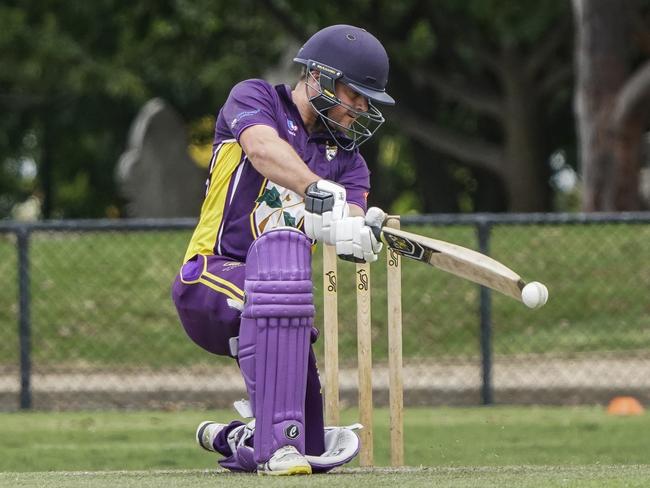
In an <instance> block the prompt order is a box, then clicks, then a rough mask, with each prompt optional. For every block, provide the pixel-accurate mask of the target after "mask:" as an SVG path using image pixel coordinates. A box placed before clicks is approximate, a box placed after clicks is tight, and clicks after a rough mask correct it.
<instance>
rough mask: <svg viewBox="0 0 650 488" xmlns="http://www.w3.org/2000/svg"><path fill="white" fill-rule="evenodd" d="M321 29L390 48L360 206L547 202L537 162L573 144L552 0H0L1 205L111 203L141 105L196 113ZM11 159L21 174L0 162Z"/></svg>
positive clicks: (563, 18) (91, 212) (486, 206)
mask: <svg viewBox="0 0 650 488" xmlns="http://www.w3.org/2000/svg"><path fill="white" fill-rule="evenodd" d="M333 23H350V24H355V25H360V26H362V27H365V28H367V29H368V30H369V31H371V32H373V33H374V34H375V35H377V37H379V38H380V39H381V40H382V41H383V42H384V44H385V45H386V47H387V50H388V52H389V55H390V57H391V63H392V64H391V79H390V83H389V87H390V91H391V93H392V94H393V95H394V96H395V97H396V98H397V100H398V106H397V107H396V108H395V109H394V110H386V114H387V115H388V118H389V121H391V123H390V125H388V126H387V127H386V128H382V130H381V132H380V135H379V136H378V137H376V138H375V139H373V140H372V141H371V142H370V143H368V144H366V145H365V146H364V147H363V151H362V152H364V155H365V156H366V159H367V160H368V162H369V164H370V166H371V170H372V174H373V176H372V178H373V193H372V194H371V202H372V203H374V204H379V205H381V206H383V207H385V208H387V209H392V210H393V211H400V212H401V211H409V210H412V211H459V210H505V209H516V210H522V209H528V210H530V209H535V210H543V209H545V208H548V205H549V203H548V202H549V201H550V198H549V192H550V190H549V188H548V186H547V183H546V181H547V179H548V174H547V173H548V166H547V164H546V160H547V158H548V155H549V154H550V153H551V152H552V151H553V150H554V149H556V148H558V147H566V146H569V147H568V149H569V151H568V153H569V154H572V151H571V144H572V141H573V131H572V119H571V105H570V91H571V87H570V78H569V76H567V75H568V74H570V71H571V70H570V67H571V66H570V64H571V63H570V49H569V48H567V45H568V44H570V42H571V32H570V29H567V25H570V9H569V6H567V5H566V2H563V1H562V0H545V1H541V2H527V1H526V2H508V1H506V0H472V1H469V2H459V1H456V0H440V1H436V2H428V1H419V0H404V1H400V2H394V1H388V0H360V1H358V2H355V3H354V5H351V4H350V3H349V2H342V1H333V2H320V3H316V4H313V5H310V6H309V8H306V7H305V5H304V4H303V3H302V2H299V1H297V0H265V1H253V0H243V1H238V2H237V3H236V4H233V3H232V2H226V1H225V0H216V1H207V0H194V1H190V0H166V1H163V2H159V1H156V2H154V1H152V0H143V1H140V2H132V3H128V2H127V3H125V2H118V1H116V0H98V1H93V2H64V1H61V0H43V1H38V2H37V1H35V0H23V1H16V0H14V1H7V2H4V3H3V4H2V6H0V25H2V26H3V29H2V31H1V32H0V62H1V63H2V67H1V69H0V111H1V112H2V113H3V117H2V118H0V169H1V172H2V173H1V175H2V183H0V185H2V187H1V188H0V190H1V191H2V193H3V196H2V199H0V216H6V215H7V212H8V209H9V208H10V207H11V204H12V203H13V202H16V201H19V200H20V199H22V198H24V197H25V196H26V195H27V194H29V193H34V192H36V193H39V194H40V195H41V196H43V195H44V196H45V197H46V198H45V202H44V203H45V204H44V210H45V212H44V213H45V215H46V216H55V217H97V216H105V215H112V214H115V213H117V212H116V209H119V208H120V206H121V204H122V202H120V201H119V198H118V196H117V192H116V189H115V185H114V181H113V175H114V170H113V169H114V165H115V163H116V161H117V160H118V158H119V155H120V153H121V152H122V150H123V149H124V146H125V141H126V135H127V131H128V128H129V125H130V123H131V121H132V120H133V117H134V116H135V114H136V113H137V111H138V109H139V108H140V107H141V106H142V104H143V103H144V102H145V101H146V100H148V99H149V98H151V97H154V96H159V97H162V98H164V99H166V100H167V101H168V102H170V103H171V104H172V105H173V106H174V107H176V108H177V109H179V110H180V111H181V113H182V115H183V116H184V117H185V119H186V120H188V121H190V122H191V121H196V120H200V119H201V118H202V117H204V116H206V115H208V114H214V112H215V110H216V109H217V108H218V107H219V106H220V105H221V104H222V103H223V101H224V99H225V97H226V95H227V92H228V90H229V89H230V87H231V86H232V85H233V84H234V83H235V82H237V81H239V80H241V79H245V78H248V77H259V76H262V74H263V73H264V72H265V71H266V70H267V69H268V68H269V67H270V66H273V65H275V64H276V63H277V61H278V59H279V58H280V55H281V54H282V53H283V51H285V50H286V49H287V41H288V40H292V41H294V42H298V43H299V42H302V41H304V40H305V39H306V37H307V36H309V35H310V34H311V33H313V32H314V31H316V30H317V29H318V28H321V27H323V26H325V25H328V24H333ZM567 66H568V68H567ZM290 81H291V80H290V79H288V80H287V82H290ZM5 114H8V115H5ZM34 140H35V141H37V143H36V145H35V146H34V147H31V148H26V144H27V143H28V142H29V141H34ZM27 145H29V144H27ZM26 154H30V155H31V157H33V158H34V160H35V161H36V162H37V163H38V169H39V172H38V178H37V179H36V180H35V181H34V182H33V183H32V182H30V181H27V182H25V180H24V178H22V177H21V176H20V171H18V170H19V169H20V168H19V167H20V165H19V164H18V163H16V161H19V160H20V158H21V157H23V156H24V155H26ZM17 168H18V170H17ZM522 168H523V169H522ZM21 178H22V179H21ZM535 188H537V190H535V191H533V189H535ZM539 188H541V190H539ZM47 196H51V198H47Z"/></svg>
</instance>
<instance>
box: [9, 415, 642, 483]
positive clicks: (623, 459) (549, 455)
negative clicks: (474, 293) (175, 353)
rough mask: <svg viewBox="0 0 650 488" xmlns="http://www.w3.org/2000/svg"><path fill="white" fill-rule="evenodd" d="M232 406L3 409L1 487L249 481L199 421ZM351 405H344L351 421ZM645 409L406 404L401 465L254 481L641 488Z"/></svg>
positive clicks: (378, 435) (379, 452)
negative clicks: (227, 463)
mask: <svg viewBox="0 0 650 488" xmlns="http://www.w3.org/2000/svg"><path fill="white" fill-rule="evenodd" d="M206 415H208V416H209V417H212V418H215V419H222V420H223V419H227V418H231V414H230V412H226V411H219V412H210V413H209V414H206V412H198V411H189V412H185V411H178V412H82V413H72V412H68V413H11V414H2V415H0V432H1V433H2V435H1V436H0V471H1V473H0V486H2V487H23V486H25V487H26V486H30V487H31V486H34V487H36V486H38V487H89V488H99V487H109V486H110V487H113V486H121V487H158V486H165V487H179V488H185V487H188V488H189V487H204V486H205V487H208V486H221V485H225V486H232V487H239V486H242V487H244V486H251V485H250V484H251V477H250V476H248V475H234V474H229V473H225V472H219V471H215V459H216V458H215V456H214V455H212V454H210V453H207V452H205V451H202V450H200V449H199V448H198V447H197V446H196V445H195V444H194V439H193V433H194V428H195V426H196V425H197V424H198V423H199V422H200V421H201V420H204V419H205V418H206ZM356 418H357V413H356V412H355V411H345V412H344V414H343V419H342V420H343V421H344V422H353V421H355V420H356ZM387 423H388V422H387V411H386V410H377V411H376V413H375V457H376V464H377V465H378V466H384V467H385V466H386V465H387V464H388V459H389V457H388V447H387V441H388V431H387ZM649 429H650V416H648V415H642V416H637V417H612V416H608V415H607V414H606V413H605V412H604V410H603V409H602V408H597V407H580V408H537V407H528V408H523V407H491V408H437V409H408V410H407V411H406V415H405V437H406V440H407V442H406V446H405V447H406V449H405V458H406V461H407V464H408V465H409V466H410V468H408V469H402V470H398V471H395V470H391V469H386V468H381V469H373V470H367V469H360V468H358V467H355V466H354V465H352V466H351V467H350V468H346V469H344V470H340V471H338V472H335V473H332V474H330V475H325V476H314V477H312V478H310V479H309V482H308V483H307V482H306V481H305V478H296V479H280V480H277V479H258V478H255V479H254V485H255V486H307V485H308V486H316V487H318V486H328V487H329V486H355V487H366V486H368V487H371V486H372V487H383V486H391V487H395V486H400V487H402V486H404V487H420V486H422V487H424V486H452V487H479V486H480V487H493V486H494V487H497V486H500V487H505V486H508V487H510V486H517V487H518V486H522V487H533V486H534V487H540V486H541V487H560V486H562V487H567V486H570V487H574V486H579V487H595V486H599V487H601V486H602V487H619V486H620V487H623V486H626V487H637V486H638V487H641V486H648V485H649V484H650V463H649V462H648V453H649V452H650V436H648V435H647V432H648V430H649Z"/></svg>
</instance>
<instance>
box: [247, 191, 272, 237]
mask: <svg viewBox="0 0 650 488" xmlns="http://www.w3.org/2000/svg"><path fill="white" fill-rule="evenodd" d="M268 181H269V180H268V179H267V178H264V181H262V186H261V187H260V192H259V193H258V194H257V200H259V199H260V197H261V196H262V195H264V190H266V183H267V182H268ZM259 206H260V204H259V203H256V204H255V207H254V208H253V211H252V212H251V216H250V221H251V234H252V235H253V239H257V238H258V237H259V234H258V233H257V226H256V225H255V210H257V207H259Z"/></svg>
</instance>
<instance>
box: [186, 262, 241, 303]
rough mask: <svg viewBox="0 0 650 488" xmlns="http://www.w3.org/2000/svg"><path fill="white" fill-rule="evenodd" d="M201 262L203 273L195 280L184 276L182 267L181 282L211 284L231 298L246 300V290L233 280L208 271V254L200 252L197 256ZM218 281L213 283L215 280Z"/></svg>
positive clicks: (211, 286)
mask: <svg viewBox="0 0 650 488" xmlns="http://www.w3.org/2000/svg"><path fill="white" fill-rule="evenodd" d="M197 259H198V260H199V262H201V263H202V266H201V274H200V275H199V277H198V278H197V279H195V280H187V279H185V277H184V276H183V268H181V272H180V275H181V282H182V283H185V284H186V285H194V284H196V283H203V284H204V285H207V286H210V288H212V289H214V290H217V291H220V292H222V293H224V294H225V295H228V296H229V297H231V298H234V299H235V300H239V301H240V302H241V301H243V300H244V290H242V289H241V288H239V287H238V286H237V285H236V284H234V283H232V282H231V281H228V280H226V279H225V278H222V277H220V276H217V275H216V274H213V273H210V272H209V271H208V258H207V256H205V255H203V254H200V255H199V256H198V258H197ZM215 281H216V283H213V282H215ZM219 285H222V286H223V287H225V288H221V287H220V286H219Z"/></svg>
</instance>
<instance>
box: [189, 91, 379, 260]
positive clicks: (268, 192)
mask: <svg viewBox="0 0 650 488" xmlns="http://www.w3.org/2000/svg"><path fill="white" fill-rule="evenodd" d="M260 124H261V125H268V126H270V127H273V128H274V129H275V130H276V131H277V133H278V135H279V136H280V137H281V138H282V139H284V140H286V141H287V142H288V143H289V144H290V145H291V146H292V147H293V148H294V150H295V151H296V152H297V153H298V155H299V156H300V157H301V158H302V160H303V161H304V162H305V163H306V164H307V166H308V167H309V169H310V170H311V171H313V172H314V173H315V174H317V175H318V176H320V177H322V178H325V179H328V180H332V181H335V182H337V183H339V184H340V185H342V186H344V187H345V189H346V191H347V200H348V202H349V203H354V204H356V205H358V206H359V207H361V208H362V209H364V210H365V209H366V199H367V196H368V191H369V189H370V175H369V171H368V167H367V165H366V162H365V160H364V159H363V157H362V156H361V155H360V154H359V151H358V150H357V149H355V150H353V151H343V150H341V149H339V148H338V146H337V145H336V143H335V142H334V141H333V140H332V139H331V136H329V134H327V133H318V134H315V133H314V134H309V133H308V132H307V130H306V128H305V126H304V124H303V122H302V118H301V117H300V113H299V112H298V108H297V107H296V105H295V104H294V103H293V101H292V99H291V89H290V88H289V87H288V86H286V85H277V86H275V87H274V86H271V85H270V84H269V83H267V82H266V81H263V80H246V81H243V82H241V83H238V84H237V85H235V86H234V87H233V89H232V91H231V92H230V95H229V96H228V99H227V100H226V103H225V104H224V105H223V107H222V108H221V110H220V111H219V116H218V117H217V123H216V128H215V136H214V143H213V152H212V160H211V162H210V174H209V177H208V180H207V182H206V187H207V188H206V195H205V200H204V202H203V206H202V208H201V216H200V219H199V223H198V225H197V227H196V229H195V230H194V234H193V236H192V240H191V241H190V244H189V247H188V249H187V252H186V253H185V258H184V261H188V260H189V259H191V258H192V257H193V256H195V255H197V254H204V255H211V254H218V255H223V256H228V257H231V258H234V259H236V260H238V261H244V260H245V258H246V252H247V251H248V248H249V246H250V244H251V243H252V242H253V240H254V239H255V238H257V237H258V236H259V235H260V234H262V233H263V232H265V231H267V230H270V229H273V228H276V227H279V226H286V225H288V226H292V227H298V228H301V229H302V223H303V216H304V202H303V199H302V197H300V196H299V195H298V194H296V193H295V192H293V191H291V190H289V189H287V188H284V187H281V186H279V185H277V184H275V183H273V182H272V181H269V180H268V179H266V178H264V177H263V176H262V175H261V174H260V173H259V172H258V171H257V170H256V169H255V168H254V167H253V165H252V164H251V163H250V161H249V160H248V159H247V157H246V154H245V153H244V152H243V150H242V147H241V146H240V145H239V137H240V135H241V133H242V132H243V131H244V129H246V128H247V127H250V126H252V125H260Z"/></svg>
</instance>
